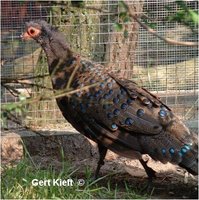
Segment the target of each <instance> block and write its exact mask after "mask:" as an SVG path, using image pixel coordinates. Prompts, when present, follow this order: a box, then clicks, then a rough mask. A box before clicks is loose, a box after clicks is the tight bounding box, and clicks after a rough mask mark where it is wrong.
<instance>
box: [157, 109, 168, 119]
mask: <svg viewBox="0 0 199 200" xmlns="http://www.w3.org/2000/svg"><path fill="white" fill-rule="evenodd" d="M159 115H160V117H162V118H163V117H166V116H167V112H166V111H165V110H160V112H159Z"/></svg>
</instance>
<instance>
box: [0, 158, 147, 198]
mask: <svg viewBox="0 0 199 200" xmlns="http://www.w3.org/2000/svg"><path fill="white" fill-rule="evenodd" d="M2 171H3V172H2V175H1V177H2V179H1V181H2V183H1V194H2V199H95V198H96V199H105V198H106V199H107V198H108V199H110V198H114V199H116V198H123V199H146V196H143V195H139V194H138V193H137V192H136V191H135V190H134V189H133V188H132V187H130V186H129V185H128V184H127V183H125V182H124V184H123V187H121V183H113V182H111V177H110V179H107V178H108V177H101V178H99V179H98V180H96V181H92V178H91V177H92V173H91V171H90V170H89V169H86V170H85V173H84V177H83V176H81V175H80V174H78V171H77V170H74V168H71V167H70V166H69V165H68V164H67V163H66V162H63V166H62V169H61V170H59V171H58V170H55V169H53V168H52V167H51V166H48V168H47V169H42V168H39V167H34V165H33V163H32V162H31V161H30V160H29V159H26V158H25V159H24V160H22V161H21V162H20V163H18V164H17V165H16V166H15V167H3V170H2ZM77 177H78V178H83V179H84V180H85V184H84V185H83V186H79V185H78V184H77V182H78V178H77ZM69 178H71V179H72V180H73V181H74V184H73V186H33V185H32V180H33V179H38V180H48V179H50V180H51V181H52V179H62V180H63V179H65V180H67V179H69ZM119 185H120V186H119Z"/></svg>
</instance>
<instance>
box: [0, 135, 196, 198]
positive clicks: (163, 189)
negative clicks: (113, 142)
mask: <svg viewBox="0 0 199 200" xmlns="http://www.w3.org/2000/svg"><path fill="white" fill-rule="evenodd" d="M22 141H23V143H24V144H25V145H26V148H27V150H28V152H29V153H30V155H31V157H32V159H33V161H34V163H35V164H36V165H39V166H40V167H42V168H46V167H48V166H49V165H52V166H53V167H54V168H55V169H57V170H59V169H61V167H62V159H63V156H62V155H61V154H62V153H61V152H64V157H65V159H66V160H69V161H70V163H71V164H72V165H73V166H74V168H78V172H79V176H80V177H83V176H84V171H85V168H86V167H87V166H89V167H90V168H91V169H92V170H93V171H94V170H95V168H96V163H97V160H98V152H97V148H96V144H95V143H94V142H92V141H88V140H87V139H86V138H85V137H84V136H82V135H80V134H69V135H57V136H50V137H47V138H43V137H38V136H30V137H22ZM61 149H62V150H63V151H62V150H61ZM1 150H2V151H1V158H2V163H1V164H2V165H8V164H9V163H13V162H15V163H17V162H18V161H20V160H21V159H22V158H23V147H22V144H21V139H20V136H19V135H18V134H16V133H9V134H7V135H6V136H3V137H2V139H1ZM80 152H81V153H80ZM143 157H144V159H145V160H148V166H150V167H151V168H153V169H154V170H155V171H156V172H157V173H156V176H157V178H156V179H154V180H153V187H152V189H151V190H150V192H152V195H151V198H152V199H198V186H197V185H198V177H194V176H192V175H191V174H189V173H187V172H186V171H185V170H183V169H182V168H180V167H178V166H174V165H172V164H169V163H168V164H162V163H160V162H155V161H153V160H152V159H151V158H150V157H149V156H147V155H144V156H143ZM109 173H111V174H113V175H111V176H109V177H107V178H105V179H103V180H102V181H101V182H100V183H99V184H102V185H103V183H104V182H106V181H107V180H106V179H109V180H111V184H113V185H114V184H115V183H117V184H118V186H120V187H121V188H124V181H125V182H127V183H128V184H129V185H131V186H135V188H137V189H138V191H139V190H140V189H142V188H143V187H144V186H145V185H146V184H147V176H146V173H145V171H144V169H143V168H142V166H141V164H140V163H139V161H137V160H130V159H126V158H123V157H118V156H117V155H116V154H114V153H112V152H110V151H109V152H108V155H107V156H106V161H105V165H104V166H103V167H102V168H101V171H100V176H104V175H106V174H109Z"/></svg>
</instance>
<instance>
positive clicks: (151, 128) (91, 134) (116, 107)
mask: <svg viewBox="0 0 199 200" xmlns="http://www.w3.org/2000/svg"><path fill="white" fill-rule="evenodd" d="M24 29H25V30H24V32H23V33H22V35H21V38H22V39H23V40H30V39H34V40H35V41H36V42H37V43H39V44H40V45H41V47H42V49H43V50H44V52H45V54H46V57H47V62H48V68H49V74H50V77H51V82H52V87H53V89H54V91H55V92H59V93H60V94H61V95H58V96H57V97H56V101H57V105H58V107H59V109H60V111H61V112H62V114H63V116H64V117H65V119H66V120H67V121H68V122H69V123H70V124H71V125H72V126H73V127H74V128H75V129H76V130H77V131H78V132H80V133H81V134H83V135H84V136H86V137H87V138H89V139H91V140H93V141H94V142H96V143H97V145H98V151H99V160H98V163H97V167H96V171H95V178H97V177H98V176H99V172H100V169H101V167H102V166H103V164H104V160H105V156H106V154H107V150H111V151H113V152H115V153H116V154H118V155H120V156H124V157H126V158H130V159H138V160H139V161H140V163H141V164H142V166H143V168H144V169H145V171H146V174H147V175H148V178H149V179H150V180H151V179H153V178H155V177H156V172H155V171H154V170H153V169H152V168H150V167H149V166H148V165H147V161H144V160H143V156H142V155H143V154H148V155H149V156H150V157H151V158H152V159H153V160H155V161H160V162H162V163H163V164H165V163H167V162H170V163H173V164H176V165H179V166H180V167H182V168H184V169H186V170H187V171H188V172H189V173H191V174H193V175H197V174H198V140H197V135H196V134H195V133H192V132H190V131H189V129H188V128H187V127H186V125H185V124H184V123H183V122H182V121H181V119H180V118H179V117H178V116H176V115H175V114H174V113H173V111H172V110H171V108H169V107H168V106H167V105H166V104H165V103H163V102H162V101H161V99H160V98H159V97H157V96H156V95H154V94H152V93H150V92H149V91H148V90H147V89H145V88H143V87H141V86H138V84H136V82H134V81H133V80H128V79H126V78H124V77H120V76H119V75H118V74H117V73H114V72H110V71H109V69H108V68H107V67H104V66H103V65H101V64H99V63H95V62H93V61H92V60H89V59H86V58H83V57H81V55H79V54H78V53H75V52H74V51H73V50H72V49H71V48H70V46H69V44H68V43H67V42H66V41H65V37H64V34H63V33H62V32H60V31H59V30H58V28H56V27H54V26H52V25H50V24H49V23H47V22H46V21H44V20H35V21H29V22H26V23H25V28H24ZM67 91H69V93H67Z"/></svg>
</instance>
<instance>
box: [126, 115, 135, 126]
mask: <svg viewBox="0 0 199 200" xmlns="http://www.w3.org/2000/svg"><path fill="white" fill-rule="evenodd" d="M125 124H126V125H128V126H130V125H132V124H133V119H131V118H130V117H128V118H126V120H125Z"/></svg>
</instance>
